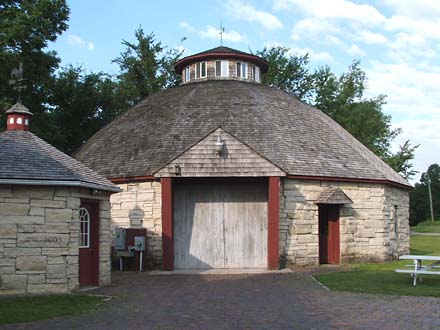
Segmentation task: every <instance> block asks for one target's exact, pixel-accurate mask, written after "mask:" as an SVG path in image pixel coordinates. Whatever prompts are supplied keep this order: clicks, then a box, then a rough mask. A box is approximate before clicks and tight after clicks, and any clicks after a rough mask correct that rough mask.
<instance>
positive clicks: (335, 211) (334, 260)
mask: <svg viewBox="0 0 440 330" xmlns="http://www.w3.org/2000/svg"><path fill="white" fill-rule="evenodd" d="M339 208H340V205H337V204H336V205H331V204H319V205H318V218H319V263H320V264H339V263H340V258H341V252H340V232H339V227H340V226H339Z"/></svg>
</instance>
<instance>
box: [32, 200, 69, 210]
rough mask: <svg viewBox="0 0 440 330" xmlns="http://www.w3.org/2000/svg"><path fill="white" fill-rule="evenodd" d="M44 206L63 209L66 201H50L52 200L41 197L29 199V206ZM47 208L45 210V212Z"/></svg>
mask: <svg viewBox="0 0 440 330" xmlns="http://www.w3.org/2000/svg"><path fill="white" fill-rule="evenodd" d="M32 206H36V207H45V208H56V209H63V208H65V207H66V202H64V201H52V200H43V199H31V207H32ZM47 211H49V210H46V213H47Z"/></svg>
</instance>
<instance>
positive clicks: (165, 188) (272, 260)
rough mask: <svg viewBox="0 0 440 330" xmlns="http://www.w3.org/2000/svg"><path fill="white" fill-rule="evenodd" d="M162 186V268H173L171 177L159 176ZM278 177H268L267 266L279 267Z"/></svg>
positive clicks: (269, 267)
mask: <svg viewBox="0 0 440 330" xmlns="http://www.w3.org/2000/svg"><path fill="white" fill-rule="evenodd" d="M160 182H161V187H162V253H163V254H162V256H163V260H162V268H163V269H164V270H173V269H174V232H173V227H174V226H173V179H172V178H161V180H160ZM279 219H280V177H269V183H268V230H267V243H268V244H267V268H268V269H278V268H279V222H280V220H279Z"/></svg>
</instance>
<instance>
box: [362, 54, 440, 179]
mask: <svg viewBox="0 0 440 330" xmlns="http://www.w3.org/2000/svg"><path fill="white" fill-rule="evenodd" d="M366 73H367V77H368V85H369V88H368V90H367V93H368V94H369V95H370V96H375V95H378V94H387V96H388V97H387V104H386V105H385V106H384V111H385V112H386V113H388V114H391V115H392V119H393V127H401V128H402V129H403V133H402V134H401V135H399V136H398V138H397V139H396V141H395V145H394V147H395V148H397V146H398V144H402V143H403V142H404V141H406V140H410V141H411V143H412V144H414V145H417V144H420V147H419V148H418V149H417V150H416V152H415V156H416V157H415V159H414V165H415V169H416V170H418V171H425V170H426V168H427V167H428V166H429V165H430V164H432V163H434V162H437V163H440V153H438V152H437V151H436V150H437V149H438V141H440V98H439V97H438V95H440V66H434V65H423V64H422V65H415V64H410V63H381V62H377V61H375V62H372V66H371V68H370V69H368V70H366Z"/></svg>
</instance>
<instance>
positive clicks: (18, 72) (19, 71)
mask: <svg viewBox="0 0 440 330" xmlns="http://www.w3.org/2000/svg"><path fill="white" fill-rule="evenodd" d="M9 85H13V87H12V89H13V90H14V91H17V92H18V102H21V92H22V91H24V90H25V89H26V85H25V84H24V79H23V63H21V62H20V64H19V65H18V68H14V69H12V71H11V79H10V80H9Z"/></svg>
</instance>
